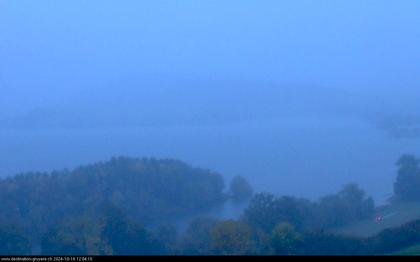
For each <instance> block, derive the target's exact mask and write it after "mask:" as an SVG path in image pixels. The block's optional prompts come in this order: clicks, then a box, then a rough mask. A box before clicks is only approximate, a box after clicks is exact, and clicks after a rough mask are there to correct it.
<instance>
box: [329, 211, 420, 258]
mask: <svg viewBox="0 0 420 262" xmlns="http://www.w3.org/2000/svg"><path fill="white" fill-rule="evenodd" d="M378 216H381V217H382V218H383V219H382V220H381V221H376V219H375V218H376V217H378ZM416 219H420V203H398V204H393V205H388V206H382V207H379V208H377V210H376V214H375V217H372V218H371V219H367V220H363V221H359V222H356V223H353V224H351V225H348V226H345V227H340V228H336V229H334V230H332V233H336V234H343V235H349V236H356V237H370V236H373V235H375V234H377V233H379V232H381V231H382V230H384V229H387V228H393V227H398V226H400V225H402V224H405V223H407V222H410V221H413V220H416ZM413 248H414V249H415V248H417V250H420V245H419V246H416V247H413ZM409 251H410V250H409Z"/></svg>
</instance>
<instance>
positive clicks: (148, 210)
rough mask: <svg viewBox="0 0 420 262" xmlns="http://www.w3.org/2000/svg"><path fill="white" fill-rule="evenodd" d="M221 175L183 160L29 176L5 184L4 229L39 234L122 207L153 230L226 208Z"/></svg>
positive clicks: (1, 195)
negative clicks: (108, 208) (154, 224)
mask: <svg viewBox="0 0 420 262" xmlns="http://www.w3.org/2000/svg"><path fill="white" fill-rule="evenodd" d="M223 190H224V180H223V178H222V177H221V175H219V174H217V173H214V172H211V171H208V170H204V169H199V168H193V167H191V166H189V165H187V164H185V163H183V162H181V161H177V160H157V159H146V158H143V159H135V158H125V157H119V158H113V159H111V160H110V161H107V162H100V163H96V164H92V165H87V166H82V167H79V168H76V169H74V170H71V171H68V170H65V171H54V172H51V173H26V174H20V175H17V176H14V177H10V178H6V179H3V180H0V206H1V210H7V212H1V213H0V224H3V225H4V224H13V225H18V226H19V227H23V228H25V229H27V230H30V231H32V232H33V233H40V232H43V231H45V230H46V229H47V228H49V227H50V226H52V225H54V224H57V223H61V222H63V221H66V220H69V219H71V218H72V217H76V216H82V215H87V216H95V215H96V214H99V213H101V210H102V209H103V208H104V207H105V206H109V205H113V206H116V207H118V208H121V209H122V210H124V212H126V213H127V214H128V215H130V216H132V217H133V218H135V219H136V220H137V221H141V223H142V224H144V225H147V224H149V223H151V222H156V221H159V220H168V218H171V219H174V218H182V217H185V216H188V215H190V214H193V213H196V212H198V211H206V210H209V209H210V208H212V207H214V206H215V205H218V204H221V203H222V202H223V201H224V199H225V198H226V196H225V194H224V193H223Z"/></svg>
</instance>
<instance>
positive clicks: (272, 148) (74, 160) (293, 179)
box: [0, 117, 420, 203]
mask: <svg viewBox="0 0 420 262" xmlns="http://www.w3.org/2000/svg"><path fill="white" fill-rule="evenodd" d="M403 153H413V154H419V155H420V141H419V140H415V139H397V138H392V137H390V136H388V135H387V134H386V133H385V132H383V131H382V130H379V129H377V128H375V126H373V125H372V124H370V123H368V122H365V121H362V120H360V119H358V118H338V117H323V118H316V117H306V118H304V117H302V118H289V119H285V118H283V119H269V120H260V121H248V122H242V123H235V124H228V125H221V126H167V127H136V128H115V129H112V128H108V129H73V130H66V129H36V130H23V129H20V130H0V175H1V176H3V177H4V176H9V175H13V174H16V173H19V172H25V171H50V170H53V169H63V168H73V167H76V166H78V165H80V164H88V163H92V162H95V161H104V160H107V159H109V158H110V157H112V156H120V155H124V156H132V157H157V158H176V159H180V160H183V161H186V162H188V163H190V164H192V165H194V166H197V167H203V168H209V169H212V170H215V171H217V172H220V173H221V174H223V175H224V176H225V177H226V179H230V178H231V177H232V176H235V175H242V176H244V177H246V178H247V179H248V180H249V181H250V182H251V184H252V185H253V186H254V188H255V190H256V191H269V192H274V193H277V194H281V195H285V194H287V195H297V196H302V197H309V198H312V199H315V198H318V197H319V196H321V195H324V194H328V193H333V192H336V191H337V190H339V189H340V187H341V186H342V185H343V184H345V183H348V182H356V183H359V184H360V185H361V187H362V188H363V189H364V190H366V191H367V192H368V193H369V194H370V195H372V196H374V198H375V200H376V201H377V202H378V203H383V202H384V201H386V199H387V198H388V197H390V195H391V194H392V184H393V182H394V180H395V177H396V167H395V162H396V160H397V159H398V157H399V156H400V155H401V154H403Z"/></svg>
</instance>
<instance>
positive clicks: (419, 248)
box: [391, 244, 420, 256]
mask: <svg viewBox="0 0 420 262" xmlns="http://www.w3.org/2000/svg"><path fill="white" fill-rule="evenodd" d="M391 255H396V256H419V255H420V244H417V245H414V246H411V247H408V248H405V249H402V250H400V251H398V252H395V253H392V254H391Z"/></svg>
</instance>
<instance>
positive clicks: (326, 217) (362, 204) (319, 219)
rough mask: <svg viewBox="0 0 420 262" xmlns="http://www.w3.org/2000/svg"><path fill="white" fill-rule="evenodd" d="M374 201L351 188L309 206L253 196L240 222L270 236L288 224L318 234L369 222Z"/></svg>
mask: <svg viewBox="0 0 420 262" xmlns="http://www.w3.org/2000/svg"><path fill="white" fill-rule="evenodd" d="M374 209H375V205H374V201H373V199H372V198H370V197H366V195H365V192H364V191H363V190H361V189H360V188H359V187H358V186H357V185H355V184H349V185H346V186H344V187H343V189H342V190H341V191H340V192H338V193H337V194H332V195H328V196H325V197H322V198H321V199H320V200H319V201H317V202H313V201H310V200H307V199H299V198H295V197H288V196H283V197H276V196H274V195H273V194H268V193H260V194H256V195H255V196H254V197H253V198H252V199H251V201H250V204H249V206H248V208H247V209H246V210H245V211H244V214H243V216H242V219H243V220H244V221H246V222H247V223H248V224H250V225H252V226H253V227H255V228H259V229H261V230H262V231H264V232H271V231H272V230H273V229H274V227H276V226H277V225H278V224H279V223H282V222H288V223H290V224H291V225H293V227H294V228H296V229H297V230H321V229H327V228H332V227H337V226H342V225H345V224H348V223H350V222H353V221H357V220H361V219H365V218H369V217H371V216H372V215H373V213H374Z"/></svg>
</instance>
